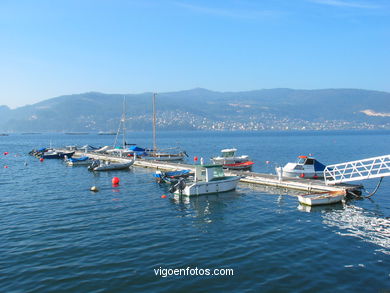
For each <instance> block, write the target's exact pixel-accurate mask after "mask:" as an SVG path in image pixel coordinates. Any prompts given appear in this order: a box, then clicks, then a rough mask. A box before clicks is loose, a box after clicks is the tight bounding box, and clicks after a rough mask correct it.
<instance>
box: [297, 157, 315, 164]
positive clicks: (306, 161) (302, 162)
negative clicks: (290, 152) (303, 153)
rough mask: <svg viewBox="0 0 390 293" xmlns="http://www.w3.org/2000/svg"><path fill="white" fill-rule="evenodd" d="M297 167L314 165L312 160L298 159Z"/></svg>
mask: <svg viewBox="0 0 390 293" xmlns="http://www.w3.org/2000/svg"><path fill="white" fill-rule="evenodd" d="M298 165H314V159H309V158H299V159H298Z"/></svg>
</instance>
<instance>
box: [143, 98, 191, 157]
mask: <svg viewBox="0 0 390 293" xmlns="http://www.w3.org/2000/svg"><path fill="white" fill-rule="evenodd" d="M168 150H169V149H166V150H162V149H161V150H159V149H157V143H156V94H155V93H154V94H153V149H152V150H150V151H149V152H148V156H147V157H146V158H147V159H151V160H156V161H180V160H183V159H184V157H186V156H188V155H187V153H186V152H185V151H180V152H176V153H171V152H169V151H168Z"/></svg>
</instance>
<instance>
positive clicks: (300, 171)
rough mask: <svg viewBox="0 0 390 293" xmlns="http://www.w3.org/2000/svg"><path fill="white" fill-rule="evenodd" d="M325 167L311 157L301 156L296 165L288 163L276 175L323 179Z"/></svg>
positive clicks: (278, 168) (279, 168)
mask: <svg viewBox="0 0 390 293" xmlns="http://www.w3.org/2000/svg"><path fill="white" fill-rule="evenodd" d="M325 167H326V166H325V165H324V164H322V163H320V162H319V161H317V160H316V159H315V158H314V157H311V156H299V157H298V160H297V162H296V163H287V164H286V165H285V166H284V167H277V168H276V173H277V174H278V175H279V176H280V177H300V178H308V179H310V178H313V179H317V178H323V177H324V170H325Z"/></svg>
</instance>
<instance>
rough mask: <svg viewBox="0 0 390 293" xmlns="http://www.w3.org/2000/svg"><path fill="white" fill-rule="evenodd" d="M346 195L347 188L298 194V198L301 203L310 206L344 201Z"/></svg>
mask: <svg viewBox="0 0 390 293" xmlns="http://www.w3.org/2000/svg"><path fill="white" fill-rule="evenodd" d="M345 196H346V191H345V189H343V190H336V191H329V192H322V193H316V194H306V195H298V200H299V202H300V203H301V204H304V205H308V206H316V205H326V204H334V203H338V202H340V201H342V200H343V199H344V198H345Z"/></svg>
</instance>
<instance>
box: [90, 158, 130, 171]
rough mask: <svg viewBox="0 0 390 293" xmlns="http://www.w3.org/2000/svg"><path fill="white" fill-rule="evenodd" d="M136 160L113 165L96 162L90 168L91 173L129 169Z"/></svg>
mask: <svg viewBox="0 0 390 293" xmlns="http://www.w3.org/2000/svg"><path fill="white" fill-rule="evenodd" d="M134 161H135V160H134V159H133V160H131V161H129V162H125V163H113V162H109V161H100V160H95V161H93V162H92V164H91V166H89V167H88V170H90V171H113V170H124V169H129V168H130V167H131V166H132V165H133V164H134Z"/></svg>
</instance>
